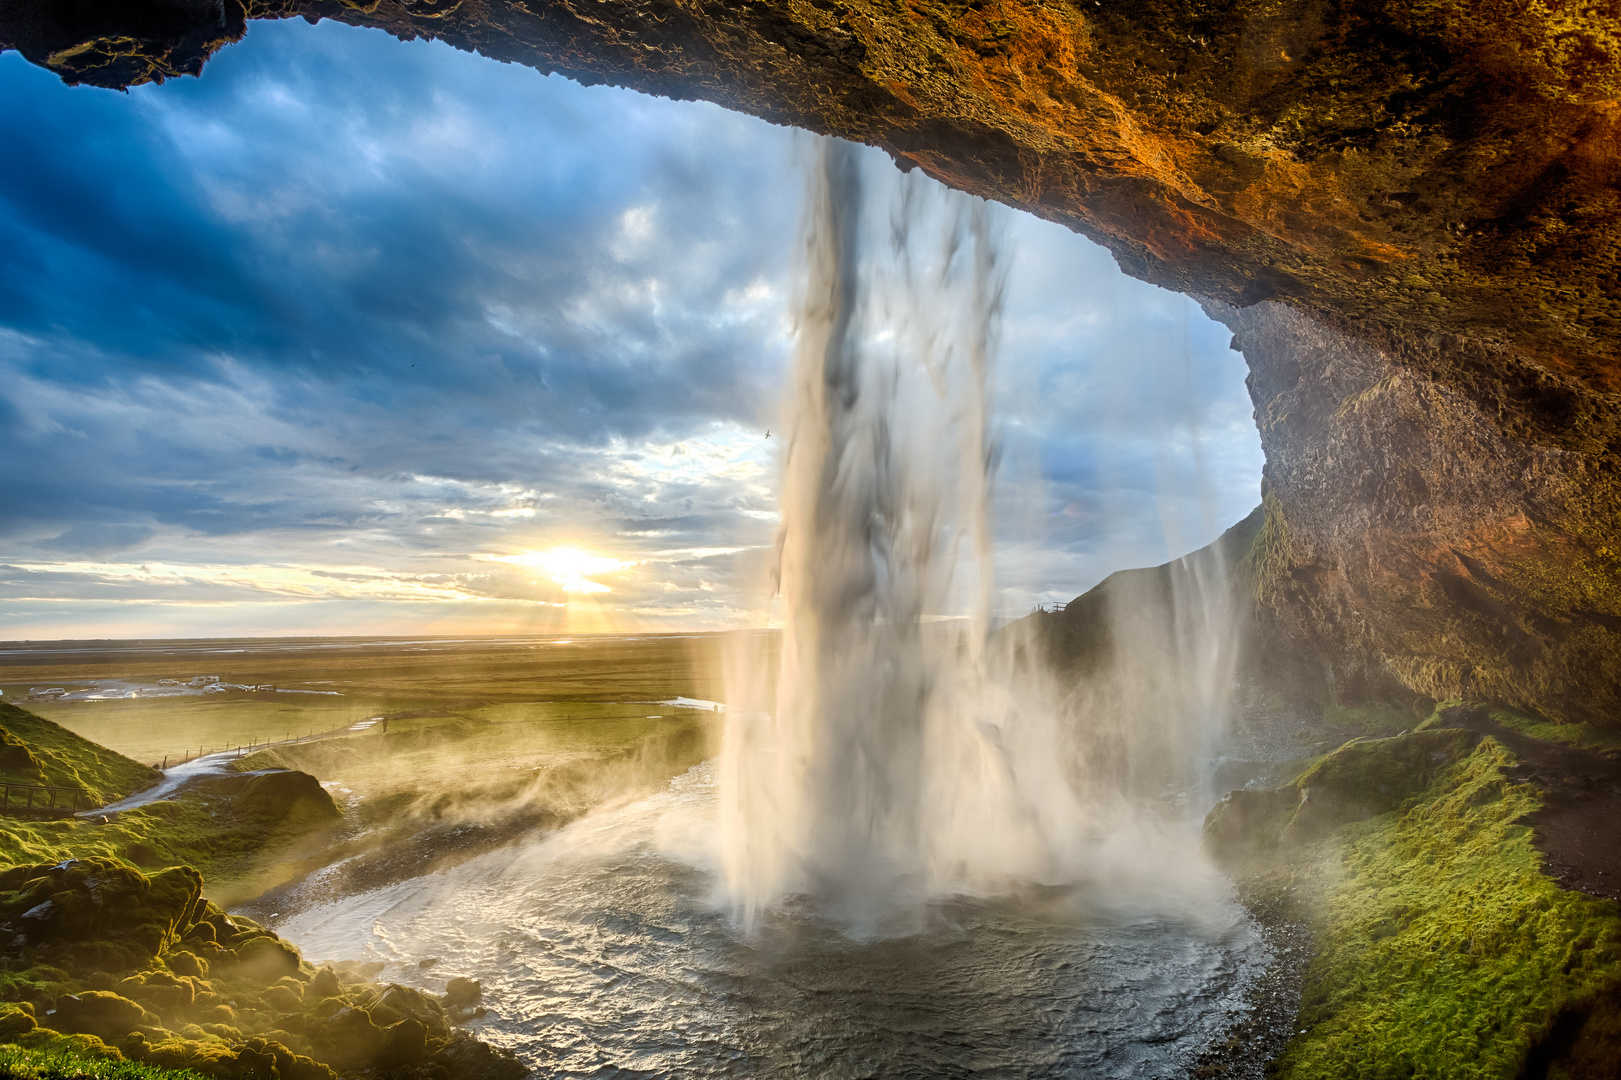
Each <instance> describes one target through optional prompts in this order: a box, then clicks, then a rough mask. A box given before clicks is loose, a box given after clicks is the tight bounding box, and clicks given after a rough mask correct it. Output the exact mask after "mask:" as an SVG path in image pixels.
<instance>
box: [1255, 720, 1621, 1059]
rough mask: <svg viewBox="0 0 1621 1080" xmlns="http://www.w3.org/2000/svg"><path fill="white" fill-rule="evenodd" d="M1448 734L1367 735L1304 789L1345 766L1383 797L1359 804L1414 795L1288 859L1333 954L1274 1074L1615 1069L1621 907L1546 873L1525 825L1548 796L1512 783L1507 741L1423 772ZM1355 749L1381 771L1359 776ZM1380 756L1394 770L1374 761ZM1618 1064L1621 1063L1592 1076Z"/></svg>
mask: <svg viewBox="0 0 1621 1080" xmlns="http://www.w3.org/2000/svg"><path fill="white" fill-rule="evenodd" d="M1455 734H1457V735H1458V736H1460V737H1461V736H1463V735H1465V734H1467V733H1464V732H1456V733H1455ZM1448 735H1449V729H1432V730H1430V731H1428V732H1425V733H1422V734H1419V735H1409V736H1404V737H1402V738H1391V739H1382V740H1374V741H1362V742H1355V743H1351V744H1348V745H1347V746H1346V747H1342V748H1341V749H1340V750H1338V751H1336V752H1335V753H1334V754H1332V755H1329V756H1328V757H1327V758H1325V759H1324V761H1323V762H1322V763H1320V764H1319V766H1317V767H1314V769H1313V770H1308V771H1307V773H1306V774H1304V775H1303V776H1302V777H1301V779H1300V780H1299V781H1297V784H1304V785H1307V786H1310V785H1311V784H1312V782H1313V781H1312V778H1313V776H1314V775H1319V774H1324V773H1325V772H1326V771H1328V770H1330V769H1331V768H1332V769H1334V770H1335V771H1337V773H1338V776H1339V778H1338V783H1340V785H1341V786H1344V785H1346V784H1352V785H1354V784H1355V783H1356V782H1357V777H1358V776H1360V777H1361V778H1362V779H1363V780H1365V781H1366V782H1367V787H1368V790H1367V791H1366V793H1365V796H1366V797H1365V798H1363V799H1362V800H1360V802H1358V800H1354V799H1353V800H1350V801H1342V803H1341V804H1340V805H1341V807H1342V808H1346V807H1353V806H1355V805H1360V806H1361V808H1362V809H1363V810H1378V809H1380V808H1381V807H1380V805H1379V804H1380V803H1381V802H1382V803H1383V804H1384V806H1386V807H1390V802H1391V801H1392V800H1393V799H1394V801H1395V802H1396V803H1399V805H1395V806H1394V807H1391V808H1388V809H1385V811H1384V812H1382V813H1375V814H1373V815H1372V816H1367V815H1366V814H1364V815H1363V816H1361V818H1360V820H1354V819H1355V818H1356V817H1357V816H1358V815H1357V812H1356V811H1355V810H1354V809H1353V810H1351V812H1349V813H1348V814H1347V816H1348V817H1350V818H1353V820H1349V821H1346V822H1345V823H1342V824H1340V825H1339V826H1338V827H1337V828H1335V829H1334V830H1333V831H1332V832H1330V833H1329V834H1328V835H1327V836H1326V837H1324V838H1323V839H1319V840H1310V839H1309V838H1307V837H1302V838H1301V839H1302V840H1304V841H1306V842H1304V843H1302V844H1301V846H1299V847H1298V848H1296V849H1294V850H1293V851H1292V852H1290V851H1285V852H1283V859H1284V862H1285V864H1286V865H1287V866H1289V867H1290V868H1291V869H1292V872H1293V875H1294V881H1295V882H1296V883H1297V884H1298V885H1299V886H1301V887H1303V888H1304V889H1306V890H1309V891H1311V892H1312V893H1313V894H1314V901H1315V903H1314V904H1313V906H1312V910H1313V912H1314V914H1313V922H1314V924H1315V926H1316V949H1315V957H1314V959H1313V960H1312V962H1311V964H1310V966H1309V968H1308V969H1307V973H1306V983H1305V989H1304V994H1303V997H1302V1005H1301V1014H1300V1027H1301V1028H1302V1029H1303V1033H1302V1034H1300V1035H1299V1036H1297V1037H1296V1038H1295V1039H1294V1041H1293V1042H1291V1044H1290V1045H1289V1046H1288V1048H1287V1049H1286V1050H1285V1052H1284V1053H1283V1054H1282V1056H1281V1057H1280V1058H1279V1059H1278V1060H1277V1061H1276V1062H1275V1063H1274V1064H1273V1066H1272V1072H1273V1075H1275V1076H1277V1077H1279V1078H1285V1080H1330V1078H1332V1080H1343V1078H1348V1077H1349V1078H1368V1080H1374V1078H1385V1077H1412V1078H1435V1080H1455V1078H1482V1080H1484V1078H1503V1080H1511V1078H1514V1077H1518V1076H1521V1075H1523V1074H1524V1073H1525V1071H1526V1069H1527V1067H1528V1065H1532V1066H1533V1071H1538V1070H1546V1073H1545V1075H1548V1076H1562V1077H1578V1076H1588V1075H1594V1076H1596V1075H1606V1076H1608V1075H1613V1062H1614V1061H1615V1060H1618V1059H1621V1058H1618V1057H1617V1055H1618V1053H1621V1038H1618V1035H1617V1032H1618V1031H1621V1025H1618V1023H1617V1020H1618V1018H1621V1005H1618V1001H1621V994H1618V991H1621V907H1618V906H1617V905H1616V904H1615V903H1613V902H1611V901H1608V900H1603V899H1600V898H1597V897H1592V896H1587V895H1585V894H1581V893H1572V892H1565V891H1563V890H1561V889H1559V888H1558V887H1557V885H1556V884H1555V883H1554V882H1553V881H1552V880H1551V879H1549V878H1548V877H1547V876H1546V875H1545V874H1543V872H1542V869H1541V856H1540V855H1539V853H1538V852H1537V850H1536V849H1535V847H1534V846H1533V843H1532V840H1533V837H1532V832H1531V829H1530V828H1528V827H1526V826H1525V825H1521V824H1518V822H1519V821H1520V820H1521V819H1522V818H1524V817H1525V816H1526V815H1527V814H1529V813H1531V812H1532V811H1534V810H1536V809H1538V808H1539V806H1540V805H1541V803H1540V800H1539V796H1538V793H1537V791H1536V790H1535V788H1533V787H1532V786H1530V785H1527V784H1521V783H1515V782H1513V781H1510V780H1508V779H1506V778H1505V777H1504V775H1503V770H1504V768H1505V767H1507V766H1509V765H1511V764H1513V761H1514V759H1513V755H1512V754H1511V753H1510V752H1509V751H1508V750H1507V749H1506V748H1504V747H1503V746H1502V745H1501V744H1499V743H1498V742H1496V741H1495V740H1493V739H1490V738H1487V739H1483V740H1481V741H1480V742H1479V744H1478V745H1477V746H1475V747H1474V749H1473V750H1472V751H1467V752H1462V753H1459V754H1457V755H1455V756H1454V757H1453V758H1452V760H1451V763H1450V764H1442V765H1441V767H1439V769H1438V770H1437V771H1434V772H1433V773H1431V774H1430V776H1429V778H1428V780H1427V782H1426V781H1425V780H1424V778H1423V777H1422V776H1419V775H1418V774H1414V773H1412V766H1413V765H1414V764H1415V763H1417V762H1418V761H1419V759H1418V758H1416V757H1414V755H1413V754H1412V753H1408V752H1406V751H1411V750H1413V749H1414V748H1415V747H1418V744H1420V743H1424V742H1425V741H1426V739H1428V740H1429V741H1434V740H1435V739H1437V738H1441V739H1444V738H1446V737H1447V736H1448ZM1422 749H1423V750H1424V752H1425V754H1426V755H1429V754H1433V753H1435V752H1437V749H1438V748H1437V747H1429V746H1428V745H1426V746H1424V747H1422ZM1347 754H1351V755H1352V756H1354V757H1356V758H1357V759H1359V760H1361V759H1367V760H1364V761H1361V764H1362V765H1364V766H1367V767H1366V768H1362V769H1360V770H1359V769H1354V768H1352V767H1351V764H1352V763H1351V762H1350V759H1349V758H1347V756H1346V755H1347ZM1378 758H1389V761H1388V762H1386V767H1383V768H1377V767H1373V765H1372V764H1370V763H1374V764H1376V762H1375V760H1374V759H1378ZM1340 759H1344V760H1340ZM1406 759H1412V760H1411V761H1408V760H1406ZM1336 761H1339V765H1337V766H1335V765H1333V764H1332V763H1334V762H1336ZM1404 762H1405V763H1404ZM1404 778H1405V781H1406V782H1407V783H1408V785H1409V786H1408V787H1407V788H1406V790H1405V791H1403V790H1401V789H1402V785H1403V782H1404ZM1321 782H1322V777H1321V776H1320V775H1319V784H1321ZM1289 790H1290V792H1291V794H1289V795H1288V797H1283V798H1279V799H1277V800H1276V805H1275V806H1273V807H1272V808H1271V809H1270V810H1268V813H1269V814H1270V815H1271V817H1272V818H1273V819H1274V820H1273V821H1272V822H1271V824H1270V826H1269V827H1270V828H1271V829H1272V830H1273V832H1274V833H1278V832H1282V831H1284V829H1285V826H1284V825H1283V824H1282V823H1281V822H1280V820H1278V819H1279V818H1280V815H1281V816H1287V815H1288V814H1289V813H1292V812H1295V811H1294V810H1293V809H1292V808H1293V807H1294V806H1295V804H1296V802H1297V800H1296V798H1295V796H1294V795H1293V793H1292V792H1293V789H1289ZM1348 790H1349V789H1348ZM1605 1061H1609V1062H1610V1063H1611V1064H1610V1066H1608V1067H1609V1068H1611V1070H1612V1071H1611V1072H1609V1073H1605V1072H1602V1071H1601V1072H1593V1071H1591V1066H1592V1063H1594V1062H1598V1063H1602V1062H1605ZM1598 1067H1599V1068H1601V1069H1602V1068H1603V1067H1604V1066H1602V1064H1601V1065H1600V1066H1598Z"/></svg>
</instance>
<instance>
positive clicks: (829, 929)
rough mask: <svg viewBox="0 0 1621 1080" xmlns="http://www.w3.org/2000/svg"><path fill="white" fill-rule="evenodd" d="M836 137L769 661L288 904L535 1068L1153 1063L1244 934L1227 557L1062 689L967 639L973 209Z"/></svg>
mask: <svg viewBox="0 0 1621 1080" xmlns="http://www.w3.org/2000/svg"><path fill="white" fill-rule="evenodd" d="M859 153H860V152H859V151H855V150H853V149H851V148H849V147H845V146H841V145H839V144H833V143H824V144H823V148H822V157H821V158H820V161H819V163H818V168H817V173H816V182H815V183H814V184H813V185H812V189H813V195H812V199H811V205H810V208H809V212H808V215H807V219H808V220H807V230H806V237H807V245H806V280H805V290H806V302H805V306H804V312H803V319H802V324H801V326H800V347H799V354H798V363H797V365H796V370H795V376H794V378H795V381H794V385H793V388H792V400H791V404H790V409H789V411H790V423H789V424H787V425H785V430H786V431H787V433H788V440H789V448H788V450H787V453H786V457H785V460H784V477H783V490H782V517H783V527H782V534H781V538H780V542H781V553H780V560H779V576H778V585H779V588H780V600H779V605H780V613H781V617H782V621H783V625H784V631H783V635H782V639H781V646H780V650H781V651H780V653H779V654H777V655H776V656H770V655H760V654H758V653H756V654H754V655H740V656H739V657H738V658H737V659H738V662H737V663H736V664H735V665H734V670H733V671H732V673H731V674H732V678H731V679H730V685H729V687H728V695H727V697H728V701H727V707H726V709H725V716H726V739H725V747H724V751H723V754H722V757H721V759H720V760H719V761H718V762H715V763H710V764H707V765H705V766H702V767H699V768H697V769H694V770H693V771H692V772H690V773H688V774H686V775H684V776H682V777H678V778H677V779H676V780H675V781H674V782H673V783H672V785H671V787H670V789H669V791H667V792H666V793H664V794H662V795H660V796H657V797H655V798H652V799H647V800H643V801H640V802H636V803H632V804H629V805H625V806H621V807H610V808H604V809H602V810H599V811H597V812H595V813H592V814H590V815H588V816H587V817H585V818H583V819H581V820H580V821H577V822H575V823H574V824H572V825H570V826H568V827H566V828H564V829H562V830H559V831H558V832H556V833H553V834H550V835H542V836H536V837H534V838H533V839H531V840H529V841H527V842H525V843H523V844H520V845H517V846H515V847H513V848H509V849H504V850H501V851H497V852H493V853H491V854H488V855H485V856H482V857H479V858H477V859H474V860H472V861H470V862H468V863H465V864H463V865H461V866H458V867H456V868H454V869H451V870H448V871H445V872H443V873H439V874H434V875H430V876H427V877H422V878H417V879H414V880H411V881H406V882H403V883H400V884H398V885H393V886H389V887H386V888H382V889H378V890H375V891H372V892H369V893H365V894H362V895H359V896H351V897H347V898H343V899H339V900H336V901H334V902H332V903H329V904H324V905H320V906H318V907H315V908H312V909H309V910H306V911H303V912H300V913H298V914H296V915H294V916H292V917H291V918H290V919H288V920H286V921H284V922H283V923H281V924H280V925H279V926H278V930H279V931H280V932H281V933H283V934H285V935H286V936H288V937H289V938H290V939H292V940H293V941H295V942H296V943H297V944H299V945H300V946H301V947H302V948H303V949H304V950H305V952H306V954H307V955H308V956H310V957H311V958H312V959H315V960H317V961H319V960H339V959H381V960H384V961H385V962H386V963H388V965H389V967H388V970H387V971H386V972H385V975H384V977H385V978H388V979H394V980H399V981H404V982H409V983H415V984H417V985H425V986H427V987H429V988H432V989H438V988H440V987H442V986H443V980H444V978H445V977H447V976H450V975H470V976H473V977H475V978H478V979H480V980H482V981H483V983H484V986H485V989H486V995H487V1002H488V1004H489V1005H490V1007H491V1010H492V1011H491V1016H490V1017H489V1018H487V1019H486V1020H485V1021H484V1022H483V1023H482V1024H481V1025H480V1026H479V1029H478V1033H479V1034H480V1036H481V1037H485V1038H488V1039H491V1040H492V1041H496V1042H499V1043H503V1044H505V1045H508V1046H510V1047H512V1048H513V1049H514V1050H516V1051H517V1052H519V1054H520V1056H522V1057H523V1058H524V1059H525V1060H526V1061H527V1062H528V1063H530V1064H532V1065H535V1066H537V1067H541V1068H543V1069H546V1070H548V1075H557V1076H577V1077H586V1076H592V1077H600V1076H631V1075H636V1076H658V1077H676V1076H681V1077H711V1076H713V1077H722V1076H727V1077H730V1076H739V1077H743V1076H784V1077H824V1076H825V1077H859V1076H885V1077H898V1078H907V1077H918V1078H925V1077H927V1078H931V1080H933V1078H940V1077H957V1076H962V1077H968V1076H974V1077H1010V1078H1011V1077H1036V1076H1041V1077H1047V1076H1052V1077H1071V1076H1075V1077H1087V1078H1092V1080H1097V1078H1109V1077H1157V1076H1170V1075H1178V1074H1179V1073H1181V1072H1182V1071H1184V1067H1185V1066H1186V1064H1187V1062H1188V1060H1189V1059H1190V1057H1191V1056H1192V1055H1193V1054H1194V1053H1196V1052H1197V1051H1198V1050H1199V1049H1200V1048H1202V1047H1203V1046H1204V1045H1205V1044H1206V1043H1207V1042H1208V1040H1209V1039H1210V1038H1211V1037H1212V1036H1213V1035H1214V1034H1215V1033H1216V1032H1218V1031H1219V1030H1221V1027H1222V1024H1223V1021H1224V1019H1225V1017H1226V1016H1227V1013H1228V1010H1229V1009H1230V1008H1231V1007H1232V1006H1233V1005H1235V1004H1236V1002H1237V1000H1238V997H1239V994H1240V992H1241V990H1242V988H1243V986H1244V983H1245V972H1246V971H1249V970H1253V969H1254V968H1255V967H1256V966H1257V963H1256V962H1257V961H1259V960H1262V959H1264V954H1265V948H1264V946H1262V945H1260V944H1259V943H1258V942H1257V939H1256V935H1255V933H1254V928H1253V926H1252V925H1251V924H1250V923H1249V921H1248V920H1247V918H1246V917H1245V916H1244V914H1243V912H1242V910H1241V909H1240V908H1239V907H1238V906H1237V905H1236V904H1235V903H1234V902H1233V900H1232V898H1231V894H1230V889H1229V888H1228V886H1227V884H1226V882H1225V881H1224V879H1222V877H1221V876H1220V875H1219V874H1218V873H1216V872H1215V871H1214V870H1213V869H1211V868H1210V867H1209V866H1208V865H1207V864H1206V863H1205V862H1204V861H1203V859H1202V858H1201V857H1200V856H1199V854H1198V851H1197V845H1196V836H1197V828H1196V825H1197V814H1198V812H1199V811H1202V809H1203V808H1204V807H1203V806H1202V805H1200V804H1199V802H1198V799H1197V797H1196V795H1197V791H1198V789H1199V786H1200V778H1201V776H1202V775H1204V774H1206V773H1207V772H1208V769H1206V768H1205V764H1206V762H1205V759H1207V758H1208V757H1209V756H1210V754H1211V751H1212V747H1213V744H1214V739H1215V736H1216V735H1217V734H1218V733H1219V731H1220V728H1221V723H1222V712H1223V710H1222V703H1223V702H1224V701H1225V700H1226V697H1227V694H1228V689H1229V687H1230V680H1231V671H1232V658H1233V648H1232V645H1233V640H1232V639H1233V636H1234V633H1235V631H1236V624H1235V623H1234V621H1233V619H1232V615H1231V610H1230V605H1228V604H1227V603H1226V597H1227V581H1226V577H1225V573H1224V571H1223V569H1222V560H1221V559H1219V558H1215V557H1212V556H1202V557H1198V558H1191V559H1188V560H1184V561H1183V563H1182V564H1180V565H1179V566H1177V567H1175V568H1172V569H1171V570H1170V571H1168V572H1167V573H1166V574H1164V575H1157V576H1153V575H1151V576H1150V577H1147V578H1142V579H1141V580H1139V579H1138V578H1131V579H1129V580H1127V581H1125V582H1124V583H1123V585H1122V587H1120V588H1119V589H1117V590H1115V591H1114V592H1113V593H1111V599H1110V603H1109V604H1108V605H1107V608H1106V611H1105V614H1104V615H1103V616H1102V617H1103V618H1104V619H1105V620H1106V621H1107V623H1108V624H1109V627H1110V630H1111V640H1112V643H1113V647H1112V652H1111V654H1110V656H1109V657H1108V659H1107V662H1106V663H1102V664H1101V665H1099V666H1098V667H1097V668H1096V670H1093V671H1091V672H1090V673H1089V674H1088V676H1087V678H1086V679H1085V680H1084V681H1082V682H1081V683H1080V684H1079V685H1078V686H1071V687H1069V688H1068V689H1067V690H1063V691H1062V692H1061V691H1060V689H1059V688H1058V686H1057V685H1055V683H1054V682H1052V681H1051V680H1050V678H1049V677H1048V676H1047V675H1045V674H1044V673H1043V670H1042V668H1041V666H1040V665H1039V664H1037V663H1036V662H1035V661H1034V658H1033V656H1032V654H1031V652H1030V650H1029V649H1027V648H1022V647H1021V646H1022V645H1024V644H1027V643H1024V642H1021V641H1019V640H1017V636H1016V635H1007V634H1004V635H1001V636H1000V637H993V636H992V635H991V634H990V632H989V630H990V613H991V610H992V605H993V602H994V597H995V591H994V585H995V583H994V581H993V580H992V576H991V572H990V568H991V555H992V549H991V538H992V533H993V528H992V525H993V523H992V521H991V506H992V500H991V492H992V488H991V482H992V478H993V475H994V458H995V454H994V441H993V439H992V437H991V434H990V425H989V423H988V419H987V402H988V399H989V392H988V391H989V384H990V380H991V377H992V374H993V365H992V359H993V357H994V353H995V342H996V317H997V312H998V302H999V301H998V297H999V290H1000V288H1001V273H1002V269H1003V261H1004V258H1005V256H1004V254H1003V252H1002V251H1001V250H1000V245H999V242H998V228H997V218H996V213H995V212H993V210H992V208H989V207H987V206H985V205H984V204H981V203H976V202H973V201H971V200H969V199H967V198H966V197H962V196H958V195H954V194H952V193H950V192H947V191H945V190H944V189H942V188H939V187H938V186H937V185H933V184H932V183H931V182H928V181H924V180H922V179H920V178H901V177H898V176H892V175H890V174H888V173H887V172H886V173H883V174H877V173H875V172H874V171H873V170H871V169H870V168H868V167H866V166H864V165H862V164H861V162H860V161H859V160H858V156H857V155H858V154H859ZM946 615H961V616H964V617H962V618H960V619H956V620H954V621H940V620H939V618H937V617H939V616H946ZM741 637H743V638H744V639H745V642H746V645H747V646H748V647H751V648H755V649H760V648H762V647H763V643H767V642H769V640H770V639H769V638H768V637H766V636H764V635H742V636H741ZM683 703H687V702H685V701H683ZM711 704H713V703H711ZM1190 810H1191V811H1193V815H1192V816H1191V817H1190V816H1189V814H1188V813H1187V811H1190ZM427 960H432V961H435V963H434V964H433V966H431V967H427V968H424V967H421V966H419V965H420V964H421V962H423V961H427Z"/></svg>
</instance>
